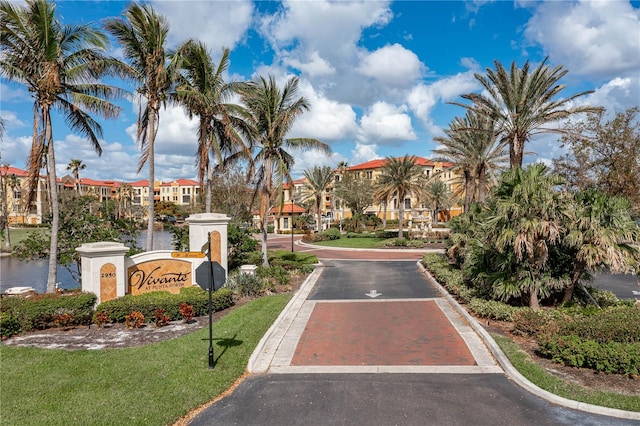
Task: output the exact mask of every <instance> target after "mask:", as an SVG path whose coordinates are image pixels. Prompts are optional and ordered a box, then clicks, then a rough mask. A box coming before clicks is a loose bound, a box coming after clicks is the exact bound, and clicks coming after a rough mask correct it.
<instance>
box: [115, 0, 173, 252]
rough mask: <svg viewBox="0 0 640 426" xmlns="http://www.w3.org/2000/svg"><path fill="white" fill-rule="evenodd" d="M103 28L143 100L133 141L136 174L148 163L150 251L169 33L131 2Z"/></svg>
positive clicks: (168, 82) (167, 83)
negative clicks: (136, 149) (137, 154)
mask: <svg viewBox="0 0 640 426" xmlns="http://www.w3.org/2000/svg"><path fill="white" fill-rule="evenodd" d="M105 28H106V29H107V30H108V31H109V32H110V33H111V34H112V35H113V36H114V37H115V39H116V40H117V41H118V43H119V44H120V45H121V46H122V53H123V55H124V58H125V59H126V60H127V61H128V62H129V64H130V72H131V75H132V77H133V78H134V79H135V80H136V81H137V82H138V83H140V86H139V87H138V89H137V93H138V94H139V95H140V96H142V97H144V98H146V101H147V102H146V104H145V106H144V108H142V105H140V110H139V111H138V130H137V138H138V142H140V148H141V152H142V154H141V157H140V162H139V164H138V172H140V170H142V167H144V165H145V164H146V163H147V162H148V167H149V207H148V215H149V218H148V225H147V251H151V250H153V221H154V184H155V140H156V132H157V130H158V125H159V120H160V107H161V106H162V105H164V104H165V103H166V101H167V99H168V93H169V90H170V88H171V84H172V76H171V72H170V67H169V66H168V53H167V52H166V48H165V44H166V41H167V34H168V32H169V24H168V22H167V19H166V18H165V17H164V16H162V15H160V14H158V13H156V12H155V10H154V9H153V7H152V6H150V5H148V4H145V5H140V4H137V3H132V4H131V5H130V6H128V7H127V9H126V10H125V11H124V13H123V17H117V18H110V19H108V20H107V21H106V23H105Z"/></svg>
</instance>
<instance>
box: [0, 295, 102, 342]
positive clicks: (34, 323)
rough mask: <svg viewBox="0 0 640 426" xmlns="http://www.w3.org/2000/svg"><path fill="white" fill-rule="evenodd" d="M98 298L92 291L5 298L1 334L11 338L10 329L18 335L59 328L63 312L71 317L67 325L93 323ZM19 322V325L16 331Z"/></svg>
mask: <svg viewBox="0 0 640 426" xmlns="http://www.w3.org/2000/svg"><path fill="white" fill-rule="evenodd" d="M96 299H97V297H96V295H95V294H93V293H70V294H40V295H37V296H34V297H30V298H22V297H3V298H2V299H1V300H0V313H1V315H2V335H3V336H6V337H9V333H10V332H12V333H13V334H17V333H20V332H26V331H31V330H44V329H46V328H52V327H57V326H58V324H57V322H56V321H57V320H59V319H60V317H61V315H64V314H68V315H69V316H70V318H69V321H68V325H86V324H90V323H91V319H92V315H93V305H94V304H95V303H96ZM16 322H17V323H18V324H19V331H18V332H17V333H16V332H15V330H16V326H15V324H16ZM5 329H6V333H7V334H5Z"/></svg>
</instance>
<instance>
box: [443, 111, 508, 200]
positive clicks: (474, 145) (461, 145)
mask: <svg viewBox="0 0 640 426" xmlns="http://www.w3.org/2000/svg"><path fill="white" fill-rule="evenodd" d="M445 135H446V136H444V137H435V138H434V140H435V141H436V142H439V143H440V144H441V145H442V146H443V147H442V148H438V149H435V150H433V153H435V154H437V155H440V156H441V157H442V158H443V159H444V160H448V161H450V162H452V163H453V168H452V171H454V172H456V173H458V174H460V175H461V176H462V177H463V180H464V182H463V185H462V186H461V187H460V188H461V189H460V190H459V191H458V192H456V193H454V195H460V192H462V191H464V211H465V212H466V211H468V210H469V204H470V203H471V202H473V201H477V202H483V201H484V200H485V198H486V194H487V188H488V186H489V185H488V184H489V182H490V181H491V179H490V176H492V174H493V173H494V172H495V171H496V170H499V169H501V168H503V164H505V163H506V160H507V157H506V156H505V150H504V148H505V146H504V145H503V144H501V143H499V142H498V141H497V139H496V133H495V130H494V128H493V121H492V120H491V119H490V118H488V117H486V116H483V115H480V114H478V113H476V112H474V111H467V113H466V114H465V116H464V117H456V118H454V119H453V121H452V122H451V124H449V128H448V129H446V130H445Z"/></svg>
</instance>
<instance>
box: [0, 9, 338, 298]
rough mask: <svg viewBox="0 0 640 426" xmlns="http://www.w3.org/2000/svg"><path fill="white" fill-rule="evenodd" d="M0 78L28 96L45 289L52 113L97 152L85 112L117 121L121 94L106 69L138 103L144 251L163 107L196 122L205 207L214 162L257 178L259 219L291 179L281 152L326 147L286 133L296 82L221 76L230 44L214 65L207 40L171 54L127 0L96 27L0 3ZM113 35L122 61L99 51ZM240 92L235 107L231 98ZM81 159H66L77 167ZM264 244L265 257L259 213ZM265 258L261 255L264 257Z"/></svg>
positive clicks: (161, 24)
mask: <svg viewBox="0 0 640 426" xmlns="http://www.w3.org/2000/svg"><path fill="white" fill-rule="evenodd" d="M0 30H1V33H0V46H1V48H2V55H1V56H0V75H2V76H3V77H5V78H7V79H8V80H10V81H14V82H17V83H20V84H24V85H25V86H27V87H28V89H29V91H30V93H32V94H33V98H34V125H33V142H32V148H31V153H30V156H29V173H30V186H29V188H30V190H29V196H28V197H26V198H27V200H26V205H27V206H28V205H29V204H30V203H31V201H32V197H33V195H34V194H35V190H36V183H37V180H38V177H39V175H40V170H41V169H42V168H43V167H45V168H46V169H47V171H48V172H47V173H48V181H49V183H48V190H49V200H50V204H51V212H52V222H51V228H52V232H51V245H50V253H49V255H50V258H49V277H48V283H47V291H48V292H52V291H54V288H55V279H56V259H57V246H58V240H57V239H58V228H59V221H60V211H59V201H58V192H57V185H56V163H55V155H54V146H53V132H52V123H51V112H52V111H53V110H58V111H60V112H61V113H62V115H63V116H64V117H65V119H66V121H67V123H68V124H69V125H70V127H71V129H72V130H74V131H77V132H79V133H80V134H81V135H83V136H86V137H87V139H88V140H89V142H90V143H91V144H92V145H93V147H94V149H95V150H96V152H97V153H98V154H101V147H100V143H99V139H100V138H101V137H102V128H101V126H100V124H99V123H98V122H97V121H96V120H95V119H94V118H93V116H92V115H98V116H102V117H104V118H115V117H117V115H118V113H119V110H120V109H119V107H117V106H116V105H115V104H114V103H112V101H113V100H117V99H121V98H123V97H124V96H125V95H126V94H127V91H125V90H123V89H121V88H117V87H114V86H110V85H106V84H103V83H101V82H100V81H101V78H103V77H107V76H114V77H120V78H123V79H126V80H128V81H131V82H133V83H134V84H135V85H136V87H135V94H136V96H137V98H138V100H139V113H138V123H137V139H138V142H139V144H140V149H141V157H140V162H139V168H138V172H140V170H141V169H142V168H143V167H144V166H145V165H146V166H147V167H148V171H149V194H148V196H149V201H148V221H149V222H148V234H147V250H153V221H154V183H155V178H154V177H155V164H154V161H155V158H154V157H155V140H156V136H157V130H158V125H159V120H160V112H161V108H163V107H164V106H166V104H167V103H169V102H171V103H176V104H178V105H181V106H183V107H184V109H185V110H186V112H187V113H188V114H189V116H190V117H196V118H198V120H199V126H198V146H197V148H196V156H195V158H196V160H195V163H196V167H197V170H198V176H199V179H200V182H201V186H203V187H205V186H206V187H207V202H206V211H207V212H209V211H210V210H211V196H210V185H209V183H210V180H211V176H212V172H213V169H214V168H215V167H217V168H223V167H224V166H225V165H226V164H229V163H233V162H236V161H238V160H241V159H244V160H246V161H247V162H249V163H250V167H249V169H250V171H251V172H255V174H252V175H251V176H249V177H248V180H249V179H253V181H254V182H255V183H256V194H258V195H259V196H260V198H261V204H260V205H261V209H260V211H261V214H263V215H264V217H266V215H267V213H268V211H269V207H270V204H271V203H272V200H273V194H274V191H275V190H276V189H277V188H279V187H280V185H281V183H282V181H283V179H287V180H290V175H289V170H290V168H291V167H292V166H293V164H294V159H293V157H292V156H291V154H290V153H289V152H288V151H287V150H291V149H318V150H320V151H323V152H328V151H329V148H328V146H327V145H326V144H324V143H322V142H320V141H318V140H316V139H311V138H297V139H296V138H293V139H292V138H287V133H288V132H289V130H290V129H291V126H292V125H293V123H294V121H295V119H296V118H297V117H299V116H300V114H302V113H303V112H304V111H306V110H308V109H309V104H308V102H307V101H306V100H305V99H304V98H303V97H297V87H298V80H297V79H296V78H291V79H289V80H288V81H287V82H286V83H285V85H284V87H283V88H282V89H281V88H279V87H278V85H277V84H276V81H275V78H273V77H269V78H268V79H265V78H259V79H258V80H257V81H255V82H241V83H233V82H232V83H227V82H225V81H224V79H223V77H224V73H225V72H226V71H227V68H228V64H229V51H228V49H224V50H223V53H222V56H221V59H220V61H219V63H218V64H217V65H216V64H215V63H214V62H213V60H212V58H211V55H210V53H209V51H208V50H207V48H206V46H205V45H204V44H202V43H201V42H199V41H197V40H188V41H186V42H185V43H183V44H182V45H180V46H179V47H178V48H177V49H176V50H175V51H171V50H170V49H169V48H168V47H167V39H168V33H169V25H168V21H167V19H166V18H165V17H164V16H162V15H160V14H158V13H157V12H156V11H155V10H154V9H153V7H152V6H151V5H149V4H138V3H132V4H131V5H129V6H128V7H127V8H126V9H125V11H124V13H123V15H122V16H119V17H113V18H110V19H107V20H106V22H105V24H104V30H103V29H101V28H97V27H95V26H93V25H92V24H83V25H64V24H63V23H62V22H61V21H60V19H59V18H58V16H57V15H56V10H55V3H54V2H52V1H50V0H27V1H26V3H24V4H17V3H14V2H11V1H6V0H5V1H1V2H0ZM107 34H110V35H111V36H113V37H114V39H115V40H116V41H117V43H118V44H119V46H120V47H121V51H122V54H123V58H124V60H123V61H121V60H117V59H115V58H113V57H111V56H109V55H107V53H106V52H107V49H108V47H109V43H108V41H109V39H108V35H107ZM234 96H236V97H237V96H239V97H240V99H241V101H242V103H243V105H236V104H232V103H230V100H231V99H232V98H234ZM80 164H81V163H78V165H77V166H76V165H73V166H71V165H70V166H71V169H70V170H74V172H77V171H79V170H80V168H79V167H80ZM264 222H265V233H264V234H263V235H264V239H265V241H264V242H263V249H264V258H265V259H266V219H265V220H264ZM265 261H266V260H265Z"/></svg>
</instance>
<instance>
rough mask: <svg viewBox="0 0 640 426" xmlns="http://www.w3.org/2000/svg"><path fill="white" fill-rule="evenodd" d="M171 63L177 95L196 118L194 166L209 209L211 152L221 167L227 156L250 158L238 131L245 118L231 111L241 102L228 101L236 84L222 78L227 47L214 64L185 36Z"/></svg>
mask: <svg viewBox="0 0 640 426" xmlns="http://www.w3.org/2000/svg"><path fill="white" fill-rule="evenodd" d="M173 63H174V66H176V67H177V68H179V70H180V72H179V73H178V74H177V78H178V82H177V86H176V99H177V100H178V102H179V103H180V104H182V105H183V106H184V107H185V109H186V111H187V113H188V114H189V116H190V117H193V116H197V117H198V119H199V125H198V151H197V155H196V167H197V168H198V179H199V180H200V186H201V187H203V188H205V211H206V212H207V213H210V212H211V198H212V195H211V192H212V188H211V180H212V173H213V167H212V165H211V162H212V160H213V159H212V158H210V155H214V157H215V160H216V161H217V163H218V168H220V169H222V167H223V166H224V164H225V161H228V160H229V159H232V160H235V159H236V157H240V158H245V159H251V151H250V150H249V147H248V146H245V143H244V140H243V138H242V137H241V134H240V133H239V131H240V132H241V133H242V130H243V127H244V122H243V121H242V120H241V119H240V118H238V117H237V116H236V115H234V111H237V110H238V109H239V108H240V106H238V105H235V104H230V103H228V102H229V100H230V99H231V98H232V97H233V96H234V94H235V90H236V88H237V84H235V83H225V82H224V80H223V74H224V73H225V72H226V71H227V69H228V68H229V49H223V51H222V56H221V58H220V62H219V63H218V65H217V66H216V65H215V64H214V62H213V60H212V58H211V55H210V54H209V52H208V51H207V48H206V46H205V45H204V44H203V43H202V42H199V41H195V40H188V41H187V42H185V43H184V44H183V45H182V46H181V47H180V48H179V49H178V50H177V51H176V54H175V55H174V57H173ZM227 157H229V158H227Z"/></svg>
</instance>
